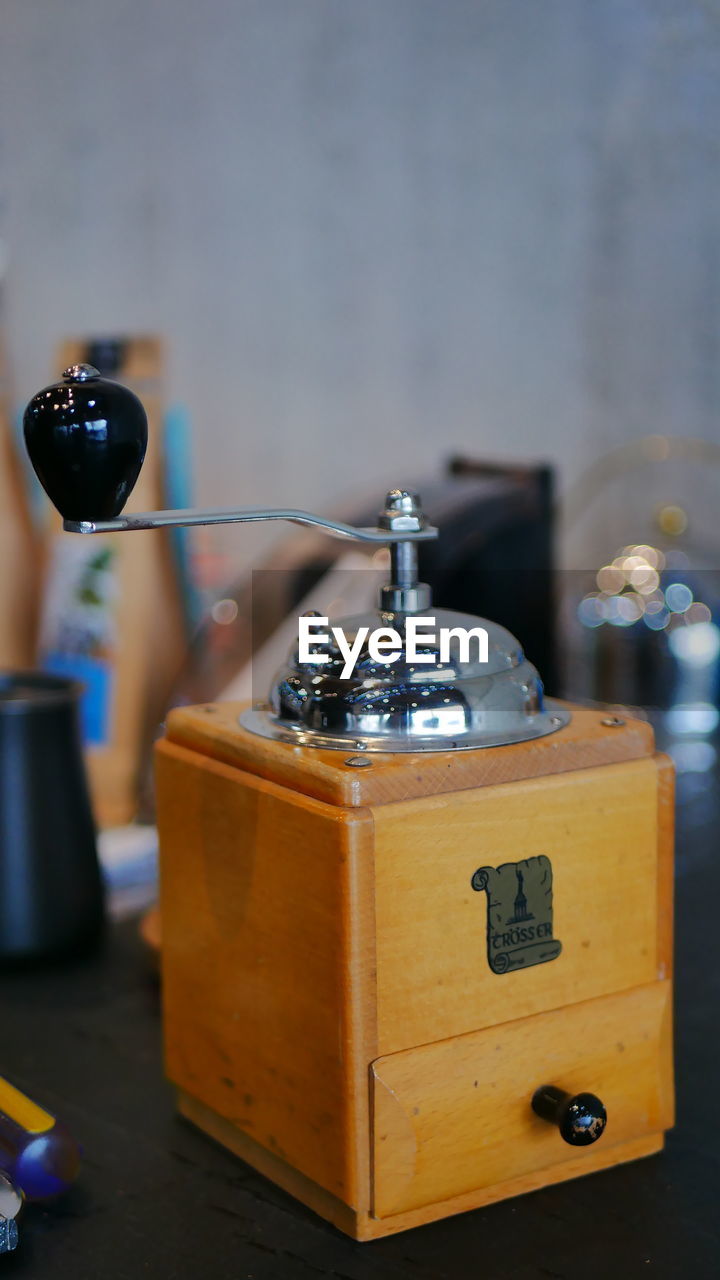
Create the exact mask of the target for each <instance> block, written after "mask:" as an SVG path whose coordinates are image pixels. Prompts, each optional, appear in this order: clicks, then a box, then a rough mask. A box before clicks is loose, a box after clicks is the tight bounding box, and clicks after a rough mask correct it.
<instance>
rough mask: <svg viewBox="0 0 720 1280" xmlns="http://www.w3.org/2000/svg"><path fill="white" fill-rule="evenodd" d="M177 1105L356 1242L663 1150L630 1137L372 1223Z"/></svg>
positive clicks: (202, 1112)
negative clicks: (612, 1144) (628, 1139)
mask: <svg viewBox="0 0 720 1280" xmlns="http://www.w3.org/2000/svg"><path fill="white" fill-rule="evenodd" d="M177 1103H178V1110H179V1111H180V1113H181V1115H183V1116H185V1118H186V1119H187V1120H190V1121H191V1122H192V1123H193V1124H195V1125H197V1126H198V1127H199V1128H200V1129H202V1130H203V1132H204V1133H207V1134H208V1135H209V1136H210V1137H211V1138H213V1139H214V1140H215V1141H216V1142H219V1143H221V1144H222V1146H224V1147H227V1149H228V1150H229V1151H232V1152H234V1153H235V1155H237V1156H239V1157H240V1159H241V1160H244V1161H245V1162H246V1163H247V1164H249V1165H252V1167H253V1168H254V1169H257V1170H258V1172H259V1173H262V1174H263V1175H264V1176H265V1177H266V1178H270V1179H271V1180H272V1181H273V1182H276V1183H277V1185H278V1186H279V1187H282V1188H283V1190H285V1191H287V1192H289V1194H290V1195H292V1196H295V1198H296V1199H297V1200H300V1201H301V1202H302V1203H303V1204H306V1205H307V1206H308V1208H310V1209H312V1210H313V1211H314V1212H315V1213H317V1214H319V1215H320V1217H322V1218H326V1219H327V1221H328V1222H332V1223H333V1224H334V1226H336V1227H338V1228H339V1230H340V1231H344V1232H345V1234H346V1235H349V1236H352V1237H353V1238H354V1239H356V1240H360V1241H369V1240H379V1239H381V1238H382V1237H383V1236H389V1235H397V1234H398V1232H401V1231H410V1230H412V1229H413V1228H415V1227H421V1226H424V1225H425V1223H428V1222H436V1221H437V1219H438V1218H449V1217H451V1216H452V1215H454V1214H458V1213H468V1212H469V1211H471V1210H472V1209H480V1208H482V1207H483V1206H484V1205H488V1204H495V1203H496V1202H497V1201H498V1200H508V1199H510V1198H511V1197H513V1196H520V1195H525V1194H526V1193H527V1192H529V1191H537V1190H538V1188H540V1187H549V1186H552V1185H553V1184H554V1183H557V1182H564V1181H565V1180H566V1179H568V1178H581V1177H586V1176H587V1175H588V1174H591V1173H597V1172H599V1171H600V1170H601V1169H607V1168H610V1167H611V1166H614V1165H617V1164H624V1163H626V1162H627V1161H629V1160H640V1159H642V1158H644V1157H645V1156H650V1155H654V1154H655V1153H656V1152H658V1151H662V1148H663V1145H664V1136H663V1134H662V1133H656V1134H651V1135H650V1136H649V1137H646V1138H635V1139H633V1140H632V1141H631V1142H619V1143H617V1144H616V1145H614V1146H610V1147H603V1144H602V1142H599V1143H596V1145H595V1146H594V1147H590V1148H589V1149H588V1150H587V1151H584V1152H582V1153H581V1155H580V1156H572V1155H571V1156H570V1158H569V1159H566V1160H561V1161H559V1162H558V1163H557V1164H552V1165H550V1166H548V1167H547V1168H545V1169H536V1170H534V1171H533V1172H532V1173H527V1174H523V1175H522V1176H520V1177H517V1178H510V1179H509V1180H508V1181H507V1182H498V1183H495V1184H494V1185H493V1186H490V1187H481V1188H476V1189H474V1190H473V1191H469V1192H466V1193H465V1194H464V1195H460V1196H453V1197H452V1199H450V1200H443V1201H439V1202H437V1203H435V1204H430V1205H423V1207H422V1208H421V1209H411V1210H409V1211H408V1212H407V1213H397V1214H391V1215H390V1216H389V1217H386V1218H376V1217H374V1216H373V1215H372V1214H369V1213H366V1212H364V1211H356V1210H353V1209H350V1208H348V1206H347V1205H346V1204H343V1202H342V1200H338V1199H337V1198H336V1197H335V1196H332V1195H330V1194H329V1192H327V1191H325V1190H324V1189H323V1188H322V1187H319V1186H318V1185H317V1183H315V1182H312V1181H311V1179H309V1178H306V1177H305V1176H304V1175H303V1174H301V1173H298V1171H297V1169H293V1167H292V1165H289V1164H287V1163H286V1162H285V1161H284V1160H282V1159H280V1157H279V1156H276V1155H274V1154H273V1153H272V1152H271V1151H267V1150H266V1149H265V1148H264V1147H261V1146H259V1145H258V1143H256V1142H253V1140H252V1139H251V1138H248V1136H247V1135H246V1134H244V1133H242V1132H241V1131H240V1130H239V1129H236V1128H235V1126H234V1125H232V1124H230V1123H229V1122H228V1121H227V1120H223V1118H222V1117H221V1116H218V1115H216V1113H215V1112H214V1111H211V1110H210V1109H209V1108H208V1107H205V1106H203V1104H202V1103H201V1102H198V1101H197V1099H196V1098H192V1097H190V1095H189V1094H186V1093H184V1092H183V1091H182V1090H179V1091H178V1095H177ZM570 1150H571V1149H570V1147H567V1151H568V1152H570Z"/></svg>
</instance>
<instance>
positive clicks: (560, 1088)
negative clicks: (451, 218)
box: [25, 365, 673, 1240]
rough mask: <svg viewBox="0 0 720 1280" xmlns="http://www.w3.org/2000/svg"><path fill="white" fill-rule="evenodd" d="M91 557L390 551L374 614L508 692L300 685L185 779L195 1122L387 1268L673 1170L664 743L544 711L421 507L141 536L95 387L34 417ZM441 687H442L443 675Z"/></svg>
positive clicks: (182, 1102) (163, 783) (323, 668)
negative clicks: (139, 546)
mask: <svg viewBox="0 0 720 1280" xmlns="http://www.w3.org/2000/svg"><path fill="white" fill-rule="evenodd" d="M25 431H26V439H27V443H28V449H29V452H30V456H31V458H32V461H33V463H34V465H35V468H36V471H37V473H38V475H39V477H40V480H41V481H42V483H43V485H44V486H45V488H46V490H47V492H48V494H49V495H50V497H51V499H52V500H53V501H54V502H55V504H56V505H57V507H58V508H59V510H60V512H61V514H62V515H63V517H64V518H65V528H66V529H68V530H72V531H75V532H77V533H79V534H85V535H89V534H93V533H99V532H102V533H110V532H113V531H119V532H121V531H126V530H127V531H130V530H134V529H148V528H161V527H168V526H174V525H193V524H214V523H222V522H241V521H256V520H265V519H285V520H292V521H295V522H297V523H301V524H311V525H316V526H318V527H319V528H321V529H324V530H325V531H326V532H327V533H329V534H331V535H333V536H339V537H343V538H355V539H358V540H359V541H362V542H370V543H380V544H386V545H387V546H389V547H390V553H391V570H390V581H389V582H388V584H387V585H386V586H384V587H383V588H382V590H381V592H380V600H379V607H378V612H377V613H376V614H373V615H371V616H369V617H368V618H354V619H350V620H345V622H344V623H343V628H344V633H345V635H346V637H348V638H350V639H352V638H353V637H354V636H355V635H357V633H358V630H359V628H360V627H361V626H369V627H370V628H371V629H374V628H377V627H384V628H388V627H392V628H393V629H395V630H397V631H398V632H399V633H400V634H401V635H403V634H405V632H406V630H407V627H408V619H410V618H417V617H418V615H421V616H423V617H432V618H433V619H434V623H435V626H436V628H437V629H438V630H440V629H441V628H443V627H449V628H458V627H468V628H472V627H477V626H478V625H482V627H484V628H485V629H486V631H487V637H488V661H487V662H479V661H473V660H470V658H469V657H468V655H467V654H465V655H464V656H459V648H458V646H457V644H456V645H455V647H454V648H452V649H451V651H450V653H449V654H448V653H447V652H446V653H445V654H444V655H443V657H442V658H441V656H440V651H439V649H435V648H434V647H433V644H432V643H430V642H428V643H427V644H426V645H425V647H424V650H423V655H424V659H425V660H424V661H422V662H420V661H418V662H410V661H408V660H407V658H406V657H405V656H403V655H401V656H400V657H399V658H398V659H397V660H396V661H394V662H393V663H392V664H387V663H381V662H378V661H377V660H375V659H374V657H373V656H372V654H371V652H370V650H369V647H368V646H367V645H366V646H364V647H363V648H362V649H361V651H360V656H359V659H358V661H357V663H356V666H355V669H354V672H353V674H352V675H351V676H350V677H349V678H347V679H343V678H342V677H341V662H342V660H341V657H340V655H339V654H338V652H337V650H336V649H334V648H333V647H332V646H331V647H330V649H329V657H330V661H329V662H326V663H324V664H322V663H319V662H314V661H310V662H308V661H302V662H301V661H300V660H299V658H298V655H297V653H296V652H295V653H293V654H291V655H290V657H289V659H288V661H287V663H286V665H285V666H284V668H283V669H282V670H281V671H280V672H279V673H278V675H277V678H276V680H275V681H274V683H273V687H272V689H271V691H270V695H269V698H268V701H267V703H264V704H262V705H255V706H244V705H237V704H231V703H221V704H213V705H208V706H198V707H188V708H182V709H179V710H175V711H173V712H171V714H170V715H169V716H168V720H167V727H166V734H165V738H164V740H163V741H162V742H161V743H160V744H159V746H158V748H157V800H158V822H159V828H160V847H161V909H162V937H163V941H162V971H163V999H164V1030H165V1052H166V1064H167V1072H168V1075H169V1077H170V1079H171V1081H172V1082H173V1084H174V1085H175V1086H176V1088H177V1091H178V1105H179V1107H180V1110H181V1112H182V1113H183V1115H185V1116H187V1117H188V1118H189V1119H190V1120H192V1121H194V1122H195V1124H197V1125H199V1127H200V1128H201V1129H204V1130H205V1131H206V1132H207V1133H209V1134H211V1135H212V1136H213V1137H214V1138H216V1139H217V1140H218V1141H220V1142H222V1143H224V1144H225V1145H226V1146H227V1147H229V1148H230V1149H231V1150H232V1151H234V1152H236V1153H237V1154H238V1155H239V1156H241V1157H242V1158H243V1159H244V1160H246V1161H247V1162H248V1163H249V1164H251V1165H253V1166H254V1167H255V1168H256V1169H258V1170H260V1171H261V1172H262V1173H264V1174H265V1175H266V1176H267V1177H269V1178H271V1179H273V1180H274V1181H275V1182H277V1183H279V1184H280V1186H282V1187H284V1188H285V1189H286V1190H288V1191H290V1192H291V1193H292V1194H293V1195H295V1196H297V1197H298V1199H300V1200H302V1201H304V1203H305V1204H307V1205H310V1206H311V1207H312V1208H313V1209H315V1210H316V1211H317V1212H318V1213H319V1214H321V1215H323V1216H324V1217H326V1218H328V1219H329V1220H330V1221H332V1222H334V1223H335V1224H336V1225H337V1226H338V1227H340V1228H341V1229H342V1230H343V1231H345V1232H347V1233H348V1234H349V1235H351V1236H354V1237H355V1238H356V1239H359V1240H368V1239H372V1238H375V1237H378V1236H383V1235H386V1234H389V1233H391V1232H395V1231H401V1230H404V1229H405V1228H408V1227H413V1226H416V1225H418V1224H420V1223H424V1222H427V1221H430V1220H432V1219H435V1218H440V1217H443V1216H446V1215H449V1214H454V1213H459V1212H462V1211H463V1210H466V1209H472V1208H475V1207H477V1206H479V1205H484V1204H488V1203H489V1202H491V1201H494V1200H500V1199H502V1198H504V1197H507V1196H514V1195H518V1194H519V1193H520V1192H523V1191H528V1190H532V1189H534V1188H536V1187H541V1186H545V1185H547V1184H549V1183H553V1182H558V1181H561V1180H562V1179H565V1178H571V1177H576V1176H578V1175H580V1174H585V1173H591V1172H593V1171H594V1170H597V1169H603V1168H606V1167H608V1166H610V1165H614V1164H617V1163H620V1162H622V1161H627V1160H631V1159H635V1158H636V1157H639V1156H645V1155H649V1154H650V1153H652V1152H655V1151H658V1150H659V1149H660V1148H661V1147H662V1145H663V1134H664V1131H665V1130H666V1129H667V1128H668V1127H669V1126H670V1125H671V1124H672V1116H673V1082H672V1047H671V1045H672V1040H671V950H672V921H671V912H672V875H673V868H672V821H673V807H672V790H673V774H672V766H671V764H670V762H669V760H668V759H667V758H666V757H665V756H662V755H659V754H657V753H655V751H654V746H653V736H652V731H651V729H650V727H649V726H648V725H647V724H645V723H642V722H640V721H637V720H633V719H629V718H626V717H624V716H622V717H620V716H616V715H608V714H607V713H605V712H603V711H599V710H592V709H587V708H583V707H578V706H569V705H567V704H560V703H555V702H551V701H549V700H545V699H544V697H543V690H542V684H541V682H540V679H539V676H538V674H537V672H536V671H535V669H534V668H533V667H532V666H531V664H530V663H529V662H527V661H526V659H525V658H524V656H523V653H522V651H521V649H520V647H519V645H518V643H517V642H516V641H515V640H514V639H513V637H512V636H511V635H510V634H509V633H508V632H507V631H505V630H504V629H503V628H501V627H499V626H495V625H494V624H493V623H490V622H483V621H482V620H479V619H475V618H467V617H463V616H462V615H456V614H447V613H445V612H444V611H443V610H436V611H434V610H433V609H432V606H431V602H430V599H429V592H428V589H427V588H426V587H425V586H423V584H422V583H419V582H418V581H417V574H416V552H417V544H418V543H419V542H421V541H422V540H423V539H427V538H432V537H435V536H436V530H434V529H432V528H429V527H428V526H427V524H426V522H425V520H424V517H423V514H422V511H421V509H420V504H419V502H418V500H417V499H416V498H415V497H414V496H413V495H412V494H409V493H407V492H405V491H402V490H393V491H392V492H391V493H390V494H389V495H388V498H387V500H386V503H385V507H384V509H383V511H382V513H381V515H380V518H379V520H378V526H377V528H374V529H354V528H352V527H350V526H348V525H343V524H340V523H338V522H336V521H331V520H325V519H322V518H321V517H319V516H314V515H310V514H308V513H305V512H301V511H266V510H261V509H257V510H249V511H218V512H209V511H179V512H178V511H169V512H168V511H164V512H163V511H161V512H151V513H149V514H142V515H126V516H120V515H119V512H120V511H121V510H122V507H123V505H124V502H125V500H126V498H127V496H128V494H129V492H130V490H131V488H132V485H133V483H134V480H135V478H136V477H137V474H138V471H139V469H140V466H141V463H142V457H143V453H144V444H145V439H146V429H145V426H144V415H143V413H142V408H141V406H140V404H139V401H137V399H136V398H135V397H134V396H133V395H131V393H129V392H127V391H125V390H124V389H122V388H119V387H118V386H117V385H116V384H112V383H107V382H106V381H105V380H103V379H101V378H100V377H99V376H98V375H97V373H96V372H95V371H94V370H93V369H92V368H89V367H88V366H86V365H80V366H75V367H73V368H71V369H68V370H67V372H66V373H65V375H64V378H63V381H62V383H60V384H58V385H56V386H53V387H50V388H46V389H45V390H44V391H42V392H40V393H39V394H38V395H37V396H35V398H34V399H33V400H32V401H31V403H30V405H29V406H28V409H27V411H26V414H25ZM428 658H429V659H430V661H429V662H428V661H427V659H428Z"/></svg>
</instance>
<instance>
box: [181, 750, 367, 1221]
mask: <svg viewBox="0 0 720 1280" xmlns="http://www.w3.org/2000/svg"><path fill="white" fill-rule="evenodd" d="M156 777H157V793H158V810H159V818H160V823H159V825H160V851H161V908H162V920H163V925H162V927H163V954H162V967H163V990H164V1024H165V1046H166V1062H167V1070H168V1074H169V1076H170V1078H171V1080H173V1082H174V1083H175V1084H176V1085H178V1086H180V1087H181V1088H182V1089H183V1090H184V1091H185V1092H186V1093H188V1094H190V1095H191V1096H192V1097H194V1098H196V1099H197V1100H198V1101H200V1102H201V1103H203V1104H204V1105H205V1106H207V1107H209V1108H212V1110H213V1111H215V1112H216V1113H217V1114H218V1115H219V1116H221V1117H224V1118H225V1119H226V1120H227V1121H229V1122H231V1123H232V1125H233V1126H234V1127H235V1128H237V1129H238V1130H240V1131H242V1132H244V1133H245V1134H247V1135H248V1136H249V1137H251V1138H252V1139H253V1140H254V1141H255V1142H257V1143H258V1144H260V1145H261V1146H263V1147H264V1148H266V1149H267V1150H268V1151H270V1152H273V1153H274V1154H275V1155H276V1156H278V1157H280V1158H282V1159H283V1160H285V1161H287V1162H288V1163H291V1164H293V1165H294V1166H295V1167H296V1168H297V1169H298V1170H300V1172H301V1173H303V1174H304V1175H305V1176H306V1177H308V1178H311V1179H312V1180H313V1181H314V1182H316V1183H318V1184H319V1185H320V1186H322V1187H324V1188H325V1189H326V1190H327V1191H330V1192H331V1193H332V1194H333V1195H335V1196H337V1197H339V1198H342V1199H343V1200H345V1201H346V1202H347V1203H348V1204H349V1205H351V1206H353V1207H356V1208H363V1207H367V1205H368V1198H369V1166H368V1159H369V1153H368V1137H367V1135H368V1125H369V1120H368V1087H367V1069H368V1063H369V1061H370V1060H371V1058H372V1056H374V1053H375V1042H374V1036H373V1021H374V1019H373V999H374V991H373V970H374V963H373V953H372V938H373V927H372V893H371V878H370V877H371V868H372V845H371V838H372V821H371V819H370V817H369V815H368V814H367V813H366V812H365V811H363V810H353V811H348V810H340V809H338V808H331V807H330V806H327V805H323V804H320V803H318V802H317V801H313V800H308V799H307V798H306V797H300V800H301V801H302V803H298V798H297V797H295V796H294V795H293V794H292V793H290V792H287V791H285V790H284V789H283V788H281V787H277V786H275V785H274V784H273V783H269V782H266V781H264V780H263V779H259V778H254V777H251V776H250V775H242V774H241V773H239V771H238V770H237V769H231V768H229V767H228V766H227V765H224V764H222V763H219V762H215V761H210V760H208V759H207V758H202V757H197V756H195V755H194V754H193V753H191V752H188V751H185V750H184V749H183V748H180V747H177V746H176V745H174V744H171V743H162V744H160V745H159V747H158V751H157V769H156Z"/></svg>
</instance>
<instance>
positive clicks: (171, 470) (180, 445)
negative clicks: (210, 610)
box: [163, 405, 202, 633]
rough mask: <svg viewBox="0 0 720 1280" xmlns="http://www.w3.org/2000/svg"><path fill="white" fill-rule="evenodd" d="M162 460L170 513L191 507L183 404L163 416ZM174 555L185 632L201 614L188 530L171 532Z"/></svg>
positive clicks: (188, 437) (187, 420)
mask: <svg viewBox="0 0 720 1280" xmlns="http://www.w3.org/2000/svg"><path fill="white" fill-rule="evenodd" d="M163 454H164V459H165V501H166V503H167V505H168V507H169V508H171V509H172V510H176V509H180V508H182V507H191V506H192V505H193V488H192V474H193V472H192V432H191V428H190V415H189V413H188V411H187V409H185V408H184V407H183V406H182V405H172V406H171V407H170V408H169V409H168V411H167V413H166V414H165V422H164V426H163ZM171 536H172V546H173V554H174V556H175V564H176V568H177V573H178V579H179V582H180V590H181V593H182V603H183V612H184V615H185V625H186V627H187V630H188V633H190V632H192V631H193V630H194V628H195V626H196V624H197V622H198V620H199V618H200V616H201V614H202V602H201V599H200V596H199V594H198V591H197V589H196V587H195V583H194V580H193V574H192V565H191V560H190V540H189V539H190V530H189V529H183V528H178V529H173V530H172V531H171Z"/></svg>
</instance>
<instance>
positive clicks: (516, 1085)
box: [373, 982, 673, 1217]
mask: <svg viewBox="0 0 720 1280" xmlns="http://www.w3.org/2000/svg"><path fill="white" fill-rule="evenodd" d="M670 998H671V986H670V983H668V982H664V983H653V984H652V985H651V986H647V987H642V988H638V989H636V990H633V991H631V992H626V993H623V994H620V995H615V996H608V997H603V998H601V999H598V1000H592V1001H586V1002H583V1003H582V1004H578V1005H573V1006H572V1007H570V1008H566V1009H558V1010H554V1011H553V1012H551V1013H543V1014H538V1015H537V1016H536V1017H534V1018H522V1019H520V1020H519V1021H515V1022H512V1023H509V1024H506V1025H505V1026H501V1027H492V1028H489V1029H488V1030H486V1031H479V1032H475V1033H473V1034H471V1035H467V1036H461V1037H459V1038H457V1039H455V1040H451V1041H446V1042H443V1043H440V1044H433V1045H425V1046H423V1047H422V1048H419V1049H412V1050H407V1051H406V1052H404V1053H398V1054H394V1055H392V1056H391V1057H387V1058H380V1059H379V1060H378V1061H377V1062H375V1063H374V1064H373V1078H374V1141H373V1150H374V1188H375V1190H374V1213H375V1215H376V1216H378V1217H384V1216H386V1215H389V1214H395V1213H401V1212H407V1211H408V1210H411V1209H418V1208H421V1207H422V1206H423V1205H426V1204H431V1203H433V1202H436V1201H442V1200H448V1199H450V1198H451V1197H453V1196H457V1195H462V1194H464V1193H466V1192H469V1191H471V1190H472V1189H473V1188H478V1187H483V1186H490V1185H493V1184H496V1183H502V1182H507V1181H509V1180H510V1179H512V1178H516V1177H521V1176H523V1175H526V1174H528V1173H532V1172H533V1171H535V1170H539V1169H546V1168H547V1167H549V1166H550V1165H552V1164H553V1163H554V1162H555V1161H562V1160H563V1159H565V1158H566V1157H567V1147H566V1145H565V1144H564V1143H563V1141H562V1139H561V1137H560V1135H559V1133H558V1131H557V1129H556V1128H555V1126H554V1125H551V1124H548V1123H547V1122H546V1121H543V1120H540V1119H539V1118H538V1117H537V1116H535V1115H534V1113H533V1111H532V1109H531V1106H530V1100H531V1097H532V1094H533V1092H534V1091H535V1089H536V1088H538V1087H539V1086H540V1085H543V1084H553V1085H555V1086H557V1087H558V1088H561V1089H564V1090H566V1091H567V1092H569V1093H577V1092H579V1091H581V1090H589V1091H591V1092H592V1093H595V1094H597V1095H598V1096H599V1097H600V1098H601V1099H602V1101H603V1102H604V1103H605V1106H606V1109H607V1113H608V1124H607V1128H606V1130H605V1133H604V1134H603V1136H602V1138H601V1139H600V1143H602V1144H603V1145H604V1146H605V1147H612V1146H613V1145H614V1144H616V1143H624V1142H630V1141H633V1140H635V1139H638V1138H645V1137H649V1136H651V1135H652V1134H655V1133H658V1132H660V1131H661V1130H663V1129H665V1128H667V1127H669V1126H670V1125H671V1124H672V1119H673V1097H672V1074H671V1073H672V1063H671V1035H670ZM574 1154H575V1155H576V1157H577V1158H578V1159H581V1158H582V1156H583V1155H584V1154H586V1153H585V1152H582V1153H581V1152H578V1151H576V1152H575V1153H574Z"/></svg>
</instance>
